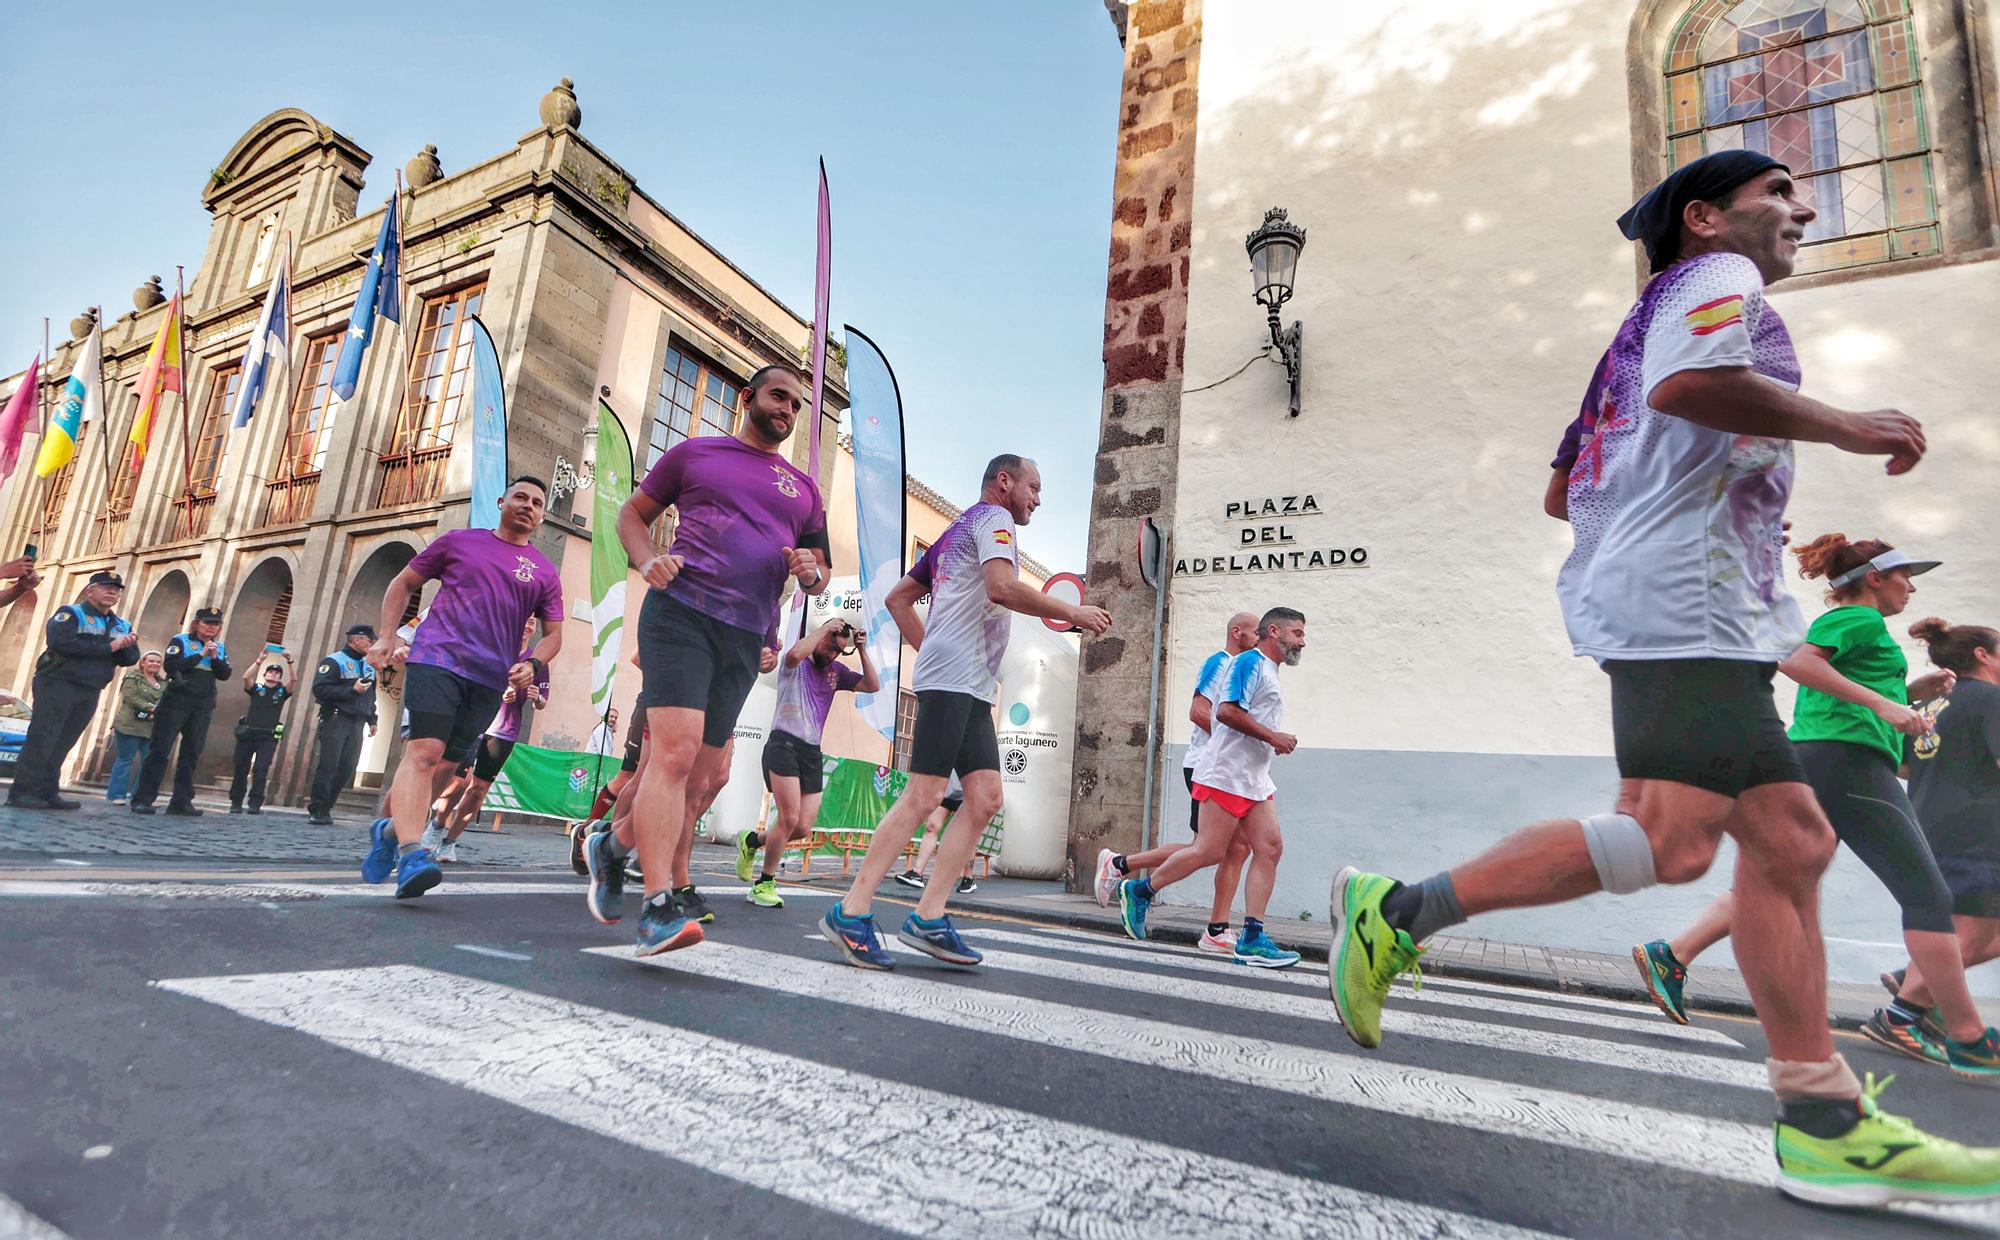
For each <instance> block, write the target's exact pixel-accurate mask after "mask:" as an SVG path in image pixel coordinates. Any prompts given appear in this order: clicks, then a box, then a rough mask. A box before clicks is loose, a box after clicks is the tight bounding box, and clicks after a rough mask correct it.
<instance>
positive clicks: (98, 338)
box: [35, 328, 104, 478]
mask: <svg viewBox="0 0 2000 1240" xmlns="http://www.w3.org/2000/svg"><path fill="white" fill-rule="evenodd" d="M103 348H104V336H103V333H102V332H100V331H98V330H97V329H96V328H92V329H91V332H90V335H89V336H88V337H86V338H85V339H84V342H83V348H82V349H80V350H78V351H77V355H76V365H75V366H74V367H72V368H71V369H70V372H69V382H68V383H67V384H65V385H64V387H63V394H62V402H61V403H60V404H58V405H57V406H56V409H55V412H54V413H52V414H50V415H49V433H48V434H46V435H44V436H42V446H41V450H40V451H39V452H37V453H36V454H35V475H36V476H37V477H40V478H46V477H48V476H49V475H50V474H52V473H54V472H56V471H57V470H58V469H61V468H62V467H63V466H65V465H67V464H69V463H70V460H71V459H72V458H74V457H75V456H76V441H77V440H78V439H81V438H82V437H83V429H82V428H83V424H84V423H86V422H88V421H90V419H91V418H92V417H94V416H97V415H99V414H102V413H103V412H104V391H103V388H102V387H100V386H99V384H98V382H97V369H98V365H97V362H98V358H99V356H100V355H101V354H102V351H103Z"/></svg>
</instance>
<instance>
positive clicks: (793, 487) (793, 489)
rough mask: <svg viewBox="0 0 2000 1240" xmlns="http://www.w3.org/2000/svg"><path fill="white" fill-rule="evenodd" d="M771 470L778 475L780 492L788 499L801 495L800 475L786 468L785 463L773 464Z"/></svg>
mask: <svg viewBox="0 0 2000 1240" xmlns="http://www.w3.org/2000/svg"><path fill="white" fill-rule="evenodd" d="M771 472H773V473H775V474H777V475H778V481H777V487H778V494H780V495H782V496H784V497H785V498H786V499H797V498H798V497H799V476H798V475H797V474H795V473H793V472H792V471H791V470H789V469H786V468H785V467H784V466H783V465H773V466H771Z"/></svg>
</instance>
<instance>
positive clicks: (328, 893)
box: [0, 879, 840, 904]
mask: <svg viewBox="0 0 2000 1240" xmlns="http://www.w3.org/2000/svg"><path fill="white" fill-rule="evenodd" d="M635 886H636V884H635ZM584 890H585V885H584V882H583V880H582V879H576V880H574V881H557V882H522V881H518V880H509V879H497V880H492V881H463V882H452V881H450V880H446V881H445V882H443V883H440V884H438V885H437V886H435V887H433V888H431V889H430V890H429V891H428V892H426V893H425V894H424V896H423V898H424V899H426V900H432V899H436V898H437V897H439V896H482V895H483V896H551V895H563V896H575V897H576V899H577V902H578V903H579V904H581V903H582V901H583V893H584ZM749 891H750V888H749V887H747V886H740V885H723V886H715V887H708V886H704V887H702V888H701V893H702V894H703V895H704V896H741V895H747V894H749ZM782 892H783V894H784V895H785V896H787V897H790V896H800V897H812V896H818V897H821V898H824V899H829V900H831V899H838V898H839V896H840V893H839V892H837V891H817V890H814V889H811V888H800V889H793V888H790V887H786V888H783V889H782ZM634 894H635V895H636V892H634ZM0 896H42V897H50V896H53V897H71V898H81V897H88V896H156V897H159V898H162V899H181V900H331V899H357V898H359V899H371V900H373V899H383V900H393V899H395V897H396V885H395V884H394V883H387V882H385V883H181V882H155V883H140V882H127V883H88V882H53V881H46V880H36V879H23V880H9V881H4V882H0Z"/></svg>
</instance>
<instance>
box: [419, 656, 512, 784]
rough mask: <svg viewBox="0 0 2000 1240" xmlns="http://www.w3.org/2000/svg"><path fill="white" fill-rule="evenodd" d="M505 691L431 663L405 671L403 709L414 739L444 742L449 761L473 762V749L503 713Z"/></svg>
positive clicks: (455, 762) (420, 664)
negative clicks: (502, 697) (407, 712)
mask: <svg viewBox="0 0 2000 1240" xmlns="http://www.w3.org/2000/svg"><path fill="white" fill-rule="evenodd" d="M502 692H503V691H502V690H500V689H495V688H492V687H491V686H489V685H482V684H480V683H479V682H478V681H476V680H467V679H466V678H465V677H463V676H461V675H459V674H458V673H457V672H453V671H448V670H446V669H445V668H442V667H437V666H435V665H434V664H430V663H409V664H405V665H404V667H403V709H404V710H407V711H409V712H410V739H411V740H430V741H443V742H444V757H445V761H447V762H450V763H452V764H453V765H458V764H460V763H467V762H471V761H472V748H473V746H474V745H477V744H478V743H479V738H480V737H481V736H483V735H485V733H486V725H487V724H490V723H492V722H493V715H494V713H495V712H496V711H498V710H499V709H500V696H501V694H502Z"/></svg>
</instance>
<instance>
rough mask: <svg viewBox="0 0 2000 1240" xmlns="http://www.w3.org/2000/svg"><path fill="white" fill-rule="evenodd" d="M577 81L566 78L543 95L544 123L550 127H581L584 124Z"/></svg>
mask: <svg viewBox="0 0 2000 1240" xmlns="http://www.w3.org/2000/svg"><path fill="white" fill-rule="evenodd" d="M575 86H576V83H575V82H572V81H570V80H569V79H568V78H564V79H563V80H562V81H560V82H558V83H556V88H555V89H554V90H552V91H550V92H549V93H548V94H546V95H543V96H542V124H544V125H547V126H548V127H549V128H550V129H579V128H581V127H582V126H583V109H582V108H580V107H578V106H577V104H576V90H575V89H574V88H575Z"/></svg>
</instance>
